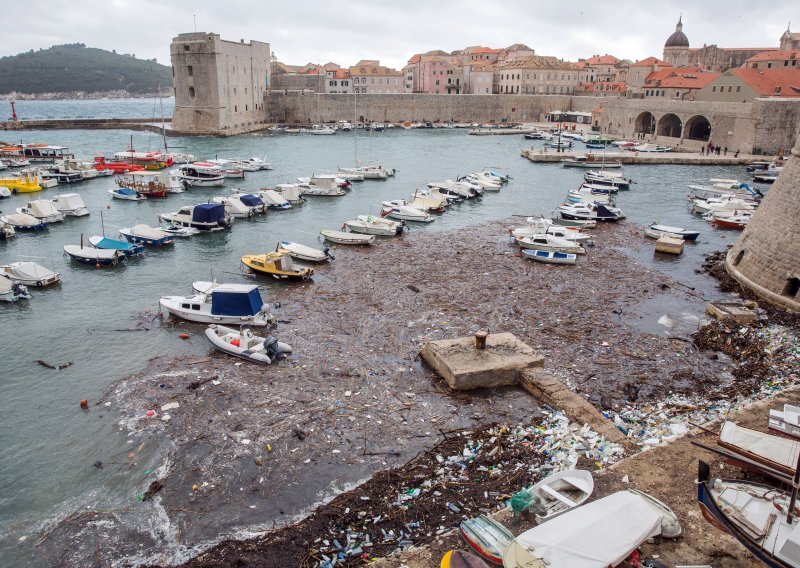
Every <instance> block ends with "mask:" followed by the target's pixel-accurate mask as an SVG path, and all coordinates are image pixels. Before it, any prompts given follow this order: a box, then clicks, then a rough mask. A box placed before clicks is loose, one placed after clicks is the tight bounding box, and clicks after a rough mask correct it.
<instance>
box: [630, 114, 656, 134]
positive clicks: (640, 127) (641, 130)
mask: <svg viewBox="0 0 800 568" xmlns="http://www.w3.org/2000/svg"><path fill="white" fill-rule="evenodd" d="M655 131H656V117H655V116H653V113H652V112H649V111H644V112H642V113H639V116H637V117H636V123H635V124H634V128H633V132H634V134H646V135H650V134H655Z"/></svg>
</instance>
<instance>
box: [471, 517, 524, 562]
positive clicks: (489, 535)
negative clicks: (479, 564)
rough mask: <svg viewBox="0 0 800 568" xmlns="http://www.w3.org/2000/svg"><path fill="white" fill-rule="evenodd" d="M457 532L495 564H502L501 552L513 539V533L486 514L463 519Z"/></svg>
mask: <svg viewBox="0 0 800 568" xmlns="http://www.w3.org/2000/svg"><path fill="white" fill-rule="evenodd" d="M458 532H459V534H460V535H461V538H463V539H464V542H466V543H467V544H468V545H469V547H470V548H471V549H472V550H474V551H475V553H477V554H478V556H480V557H481V558H483V559H484V560H486V561H487V562H489V563H491V564H495V565H502V564H503V553H504V552H505V551H506V550H507V549H508V547H509V545H510V544H511V543H512V542H513V541H514V534H513V533H512V532H511V531H510V530H508V529H507V528H506V527H505V526H503V525H502V524H500V523H499V522H498V521H495V520H494V519H492V518H491V517H488V516H486V515H480V516H478V517H474V518H471V519H467V520H466V521H463V522H462V523H461V524H460V525H459V526H458Z"/></svg>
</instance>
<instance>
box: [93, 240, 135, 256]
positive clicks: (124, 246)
mask: <svg viewBox="0 0 800 568" xmlns="http://www.w3.org/2000/svg"><path fill="white" fill-rule="evenodd" d="M89 244H90V245H92V246H93V247H94V248H96V249H104V250H117V251H119V252H121V253H122V254H124V255H125V256H128V257H130V256H139V255H140V254H142V253H144V245H140V244H136V243H129V242H127V241H120V240H118V239H109V238H108V237H100V236H94V237H89Z"/></svg>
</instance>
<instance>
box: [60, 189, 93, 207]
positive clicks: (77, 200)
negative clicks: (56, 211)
mask: <svg viewBox="0 0 800 568" xmlns="http://www.w3.org/2000/svg"><path fill="white" fill-rule="evenodd" d="M56 207H57V208H61V209H78V208H79V207H86V204H85V203H84V202H83V198H82V197H81V196H80V195H78V194H77V193H62V194H61V195H58V196H56Z"/></svg>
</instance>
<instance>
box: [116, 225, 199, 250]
mask: <svg viewBox="0 0 800 568" xmlns="http://www.w3.org/2000/svg"><path fill="white" fill-rule="evenodd" d="M181 228H183V227H181ZM193 230H195V231H196V229H193ZM198 232H199V231H198ZM119 234H120V235H122V236H123V237H125V239H126V240H127V241H128V242H129V243H141V244H144V245H148V246H154V247H160V246H164V245H171V244H173V243H174V242H175V238H174V236H173V235H171V234H170V233H168V232H166V231H164V230H162V229H157V228H155V227H151V226H150V225H144V224H138V225H134V226H133V227H125V228H122V229H120V230H119Z"/></svg>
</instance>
